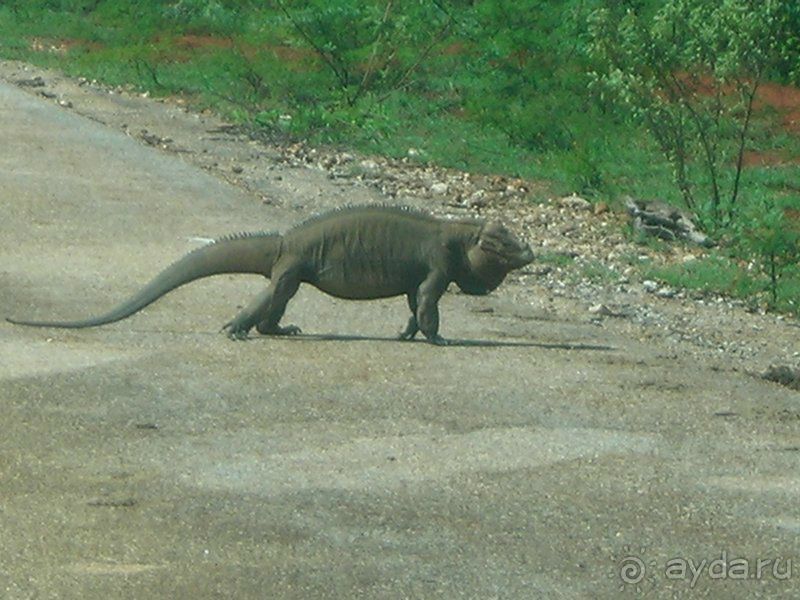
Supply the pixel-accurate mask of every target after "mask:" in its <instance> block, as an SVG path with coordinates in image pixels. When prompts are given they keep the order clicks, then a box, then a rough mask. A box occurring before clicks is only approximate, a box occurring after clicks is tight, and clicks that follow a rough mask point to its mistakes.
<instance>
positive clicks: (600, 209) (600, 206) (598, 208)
mask: <svg viewBox="0 0 800 600" xmlns="http://www.w3.org/2000/svg"><path fill="white" fill-rule="evenodd" d="M607 212H608V204H606V203H605V202H603V201H602V200H601V201H600V202H598V203H597V204H595V205H594V214H596V215H602V214H604V213H607Z"/></svg>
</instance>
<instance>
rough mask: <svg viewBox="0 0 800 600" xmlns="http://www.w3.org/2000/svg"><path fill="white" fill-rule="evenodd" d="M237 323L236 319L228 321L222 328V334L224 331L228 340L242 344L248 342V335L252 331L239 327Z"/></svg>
mask: <svg viewBox="0 0 800 600" xmlns="http://www.w3.org/2000/svg"><path fill="white" fill-rule="evenodd" d="M235 321H236V320H235V319H234V320H233V321H228V322H227V323H225V325H223V326H222V329H220V330H219V331H220V333H222V332H223V331H224V332H225V335H227V336H228V339H229V340H233V341H234V342H241V341H244V340H246V339H247V334H248V332H249V331H250V329H249V328H246V327H242V326H241V325H238V324H237V323H236V322H235Z"/></svg>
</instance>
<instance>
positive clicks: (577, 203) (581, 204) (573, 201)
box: [558, 194, 592, 210]
mask: <svg viewBox="0 0 800 600" xmlns="http://www.w3.org/2000/svg"><path fill="white" fill-rule="evenodd" d="M558 203H559V204H560V205H561V206H563V207H564V208H570V209H572V210H591V208H592V203H591V202H589V201H588V200H585V199H584V198H581V197H580V196H577V195H575V194H572V195H571V196H565V197H564V198H560V199H559V200H558Z"/></svg>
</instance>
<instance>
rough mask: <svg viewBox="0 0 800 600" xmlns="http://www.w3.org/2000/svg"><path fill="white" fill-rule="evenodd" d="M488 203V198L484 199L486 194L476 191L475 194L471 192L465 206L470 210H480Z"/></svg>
mask: <svg viewBox="0 0 800 600" xmlns="http://www.w3.org/2000/svg"><path fill="white" fill-rule="evenodd" d="M488 203H489V200H488V198H487V197H486V192H484V191H483V190H478V191H477V192H473V193H472V194H471V195H470V196H469V198H467V206H469V207H470V208H481V207H484V206H486V205H487V204H488Z"/></svg>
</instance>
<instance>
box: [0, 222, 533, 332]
mask: <svg viewBox="0 0 800 600" xmlns="http://www.w3.org/2000/svg"><path fill="white" fill-rule="evenodd" d="M532 260H533V253H532V252H531V249H530V246H529V245H528V244H525V243H523V242H521V241H519V240H517V239H516V238H515V237H514V236H513V235H512V234H511V232H509V231H508V229H506V228H505V227H504V226H503V225H502V224H500V223H499V222H496V221H489V222H485V221H481V220H476V219H440V218H436V217H434V216H432V215H430V214H428V213H425V212H422V211H418V210H415V209H410V208H398V207H389V206H360V207H348V208H340V209H336V210H333V211H331V212H328V213H325V214H322V215H319V216H316V217H312V218H310V219H309V220H307V221H305V222H303V223H301V224H299V225H296V226H295V227H292V228H291V229H289V230H288V231H287V232H286V233H285V234H283V235H280V234H278V233H267V232H258V233H239V234H235V235H231V236H227V237H223V238H220V239H218V240H216V241H214V242H211V243H209V244H208V245H206V246H203V247H201V248H198V249H196V250H194V251H192V252H190V253H189V254H187V255H186V256H184V257H183V258H181V259H180V260H178V261H177V262H176V263H174V264H173V265H172V266H170V267H168V268H167V269H165V270H164V271H162V272H161V274H160V275H158V276H156V277H155V279H153V280H152V281H151V282H150V283H148V284H147V285H146V286H145V287H144V288H143V289H142V290H140V291H139V292H137V293H136V294H134V295H133V296H132V297H130V298H129V299H128V300H126V301H124V302H123V303H122V304H120V305H119V306H117V307H116V308H114V309H112V310H111V311H109V312H107V313H105V314H103V315H100V316H97V317H91V318H88V319H84V320H79V321H27V320H19V319H8V321H10V322H11V323H15V324H17V325H28V326H33V327H67V328H82V327H95V326H97V325H105V324H106V323H113V322H115V321H119V320H121V319H124V318H126V317H129V316H130V315H132V314H134V313H136V312H137V311H139V310H141V309H143V308H144V307H145V306H147V305H149V304H150V303H152V302H154V301H155V300H157V299H159V298H160V297H161V296H163V295H165V294H166V293H168V292H169V291H171V290H174V289H175V288H177V287H179V286H182V285H184V284H186V283H189V282H191V281H194V280H196V279H200V278H202V277H208V276H210V275H217V274H221V273H256V274H259V275H263V276H265V277H267V278H269V279H270V285H269V286H268V287H267V289H266V290H264V291H263V292H262V293H261V294H259V295H258V296H256V298H254V299H253V300H252V302H250V304H248V305H247V306H246V307H245V308H244V309H243V310H242V311H241V312H240V313H239V314H238V315H236V316H235V317H234V318H233V319H232V320H231V321H229V322H228V323H226V324H225V325H224V326H223V328H222V329H223V330H225V331H227V334H228V337H230V338H231V339H244V338H246V337H247V335H248V332H249V331H250V329H252V328H253V327H255V328H256V330H257V331H258V332H259V333H262V334H267V335H291V334H296V333H299V331H300V329H299V328H298V327H296V326H294V325H288V326H283V327H282V326H280V325H279V321H280V319H281V317H282V316H283V313H284V311H285V309H286V304H287V303H288V302H289V300H290V299H291V298H292V296H294V294H295V292H297V288H298V287H299V286H300V284H301V283H309V284H311V285H313V286H314V287H316V288H317V289H319V290H321V291H323V292H325V293H327V294H330V295H331V296H334V297H337V298H347V299H352V300H370V299H375V298H388V297H391V296H400V295H405V296H406V298H407V300H408V307H409V308H410V309H411V317H410V318H409V320H408V324H407V325H406V328H405V330H404V331H403V332H402V333H401V334H400V339H403V340H409V339H411V338H413V337H414V336H415V335H416V334H417V332H418V331H420V330H421V331H422V333H423V334H424V335H425V337H426V338H427V340H428V341H429V342H431V343H434V344H443V343H446V342H445V340H443V339H442V338H441V337H440V336H439V309H438V302H439V298H440V297H441V296H442V294H443V293H444V291H445V290H446V289H447V287H448V285H449V284H450V283H451V282H455V283H456V285H458V287H459V288H460V289H461V290H462V291H463V292H465V293H467V294H471V295H484V294H487V293H489V292H491V291H492V290H493V289H495V288H496V287H497V286H498V285H500V283H501V282H502V281H503V279H504V278H505V277H506V275H507V274H508V273H509V272H510V271H512V270H513V269H517V268H520V267H523V266H525V265H527V264H528V263H530V262H531V261H532Z"/></svg>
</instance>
